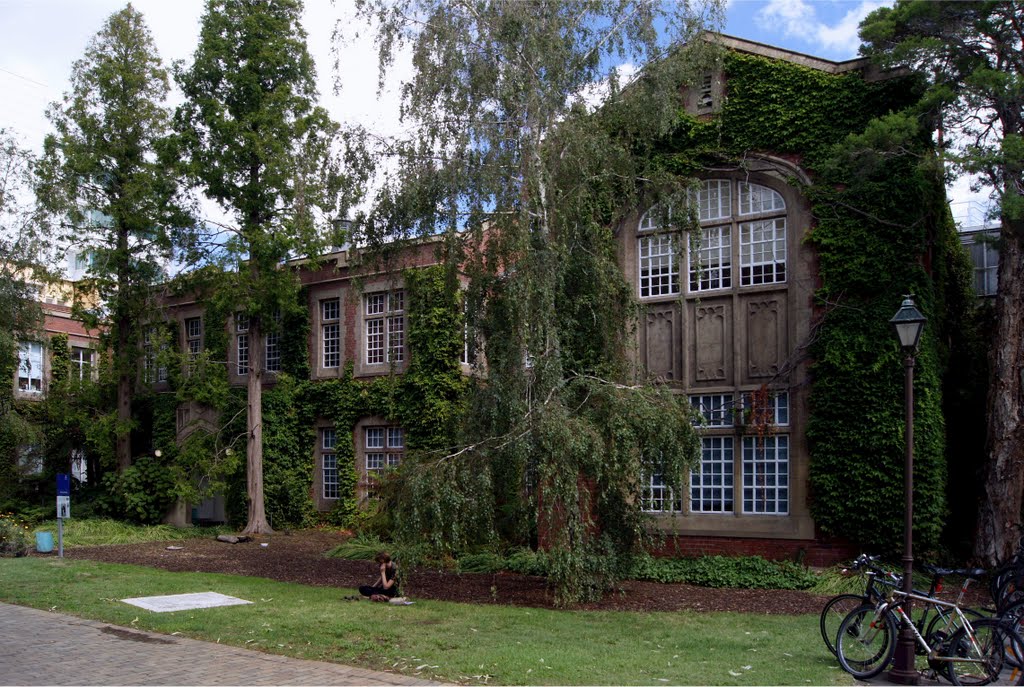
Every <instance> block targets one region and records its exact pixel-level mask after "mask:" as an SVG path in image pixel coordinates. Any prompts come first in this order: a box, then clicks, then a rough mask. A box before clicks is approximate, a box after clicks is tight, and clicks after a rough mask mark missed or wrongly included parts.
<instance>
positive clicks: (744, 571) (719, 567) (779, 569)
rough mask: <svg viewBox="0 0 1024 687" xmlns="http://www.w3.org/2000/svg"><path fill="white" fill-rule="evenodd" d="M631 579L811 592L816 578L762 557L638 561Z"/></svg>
mask: <svg viewBox="0 0 1024 687" xmlns="http://www.w3.org/2000/svg"><path fill="white" fill-rule="evenodd" d="M629 577H632V578H633V579H637V580H652V581H654V582H685V583H687V584H695V585H698V586H701V587H734V588H740V589H808V588H810V587H811V586H813V585H814V584H815V582H816V581H817V576H816V575H815V574H814V573H812V572H810V571H808V570H806V569H804V568H803V567H801V566H799V565H797V564H796V563H792V562H789V561H769V560H765V559H764V558H761V557H760V556H747V557H740V558H731V557H727V556H702V557H700V558H651V557H650V556H644V557H641V558H638V559H637V560H636V562H635V563H634V565H633V570H632V571H631V574H630V575H629Z"/></svg>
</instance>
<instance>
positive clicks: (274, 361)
mask: <svg viewBox="0 0 1024 687" xmlns="http://www.w3.org/2000/svg"><path fill="white" fill-rule="evenodd" d="M264 360H266V364H265V365H264V367H265V368H266V370H267V372H280V371H281V334H280V332H270V333H269V334H267V336H266V351H265V356H264Z"/></svg>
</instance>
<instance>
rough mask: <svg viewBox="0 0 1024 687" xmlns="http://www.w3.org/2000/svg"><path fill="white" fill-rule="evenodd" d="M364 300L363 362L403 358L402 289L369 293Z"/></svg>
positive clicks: (403, 298) (371, 362)
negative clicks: (364, 346)
mask: <svg viewBox="0 0 1024 687" xmlns="http://www.w3.org/2000/svg"><path fill="white" fill-rule="evenodd" d="M364 299H365V310H364V313H365V318H366V319H365V320H364V328H365V332H366V364H367V365H382V364H384V363H400V362H402V361H403V360H405V314H404V313H405V292H404V291H380V292H377V293H368V294H366V296H365V297H364Z"/></svg>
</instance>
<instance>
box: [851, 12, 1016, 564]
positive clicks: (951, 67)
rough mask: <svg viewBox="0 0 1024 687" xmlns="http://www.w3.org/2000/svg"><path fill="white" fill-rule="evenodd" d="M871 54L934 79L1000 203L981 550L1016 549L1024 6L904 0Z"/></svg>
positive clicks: (939, 113)
mask: <svg viewBox="0 0 1024 687" xmlns="http://www.w3.org/2000/svg"><path fill="white" fill-rule="evenodd" d="M861 38H862V40H864V41H865V47H864V50H865V51H866V52H867V54H870V55H873V56H875V57H877V58H878V59H880V60H881V61H882V62H883V63H884V64H886V65H888V66H909V67H911V68H912V69H914V70H916V71H918V72H919V73H921V74H922V75H923V76H924V77H925V78H927V79H928V80H929V83H930V85H931V88H930V90H929V92H928V94H927V96H926V99H925V101H924V102H923V103H922V106H923V109H924V110H925V111H926V112H927V113H929V114H932V115H934V116H936V117H938V118H939V121H941V126H942V128H943V130H944V136H945V141H946V144H947V146H948V151H947V152H948V155H947V159H948V160H949V162H950V163H951V165H952V167H953V169H956V170H958V171H961V172H966V173H977V174H979V175H980V179H981V182H982V184H983V185H984V186H986V187H988V188H990V189H991V190H992V193H993V196H994V197H995V199H996V200H997V201H998V207H999V213H1000V220H1001V222H1002V229H1001V232H1000V240H999V244H998V246H999V269H998V291H997V294H996V298H995V303H996V328H995V332H994V336H993V339H992V344H991V348H990V353H989V369H990V379H989V392H988V393H989V395H988V409H987V411H988V412H987V417H988V438H987V451H988V461H987V464H986V466H985V470H984V471H985V478H984V479H985V494H984V497H983V498H982V499H981V502H980V511H979V514H978V524H977V531H976V535H975V555H976V556H977V557H978V559H979V560H981V561H983V562H984V563H985V564H986V565H995V564H997V563H998V562H1000V561H1003V560H1006V559H1007V558H1008V557H1009V555H1010V554H1011V553H1012V552H1013V548H1014V546H1015V545H1016V543H1017V541H1018V539H1019V536H1020V530H1019V529H1018V528H1019V526H1020V525H1021V522H1022V507H1024V464H1022V456H1024V417H1022V416H1024V413H1022V407H1024V374H1022V373H1021V371H1022V370H1024V145H1022V140H1024V139H1022V137H1024V99H1022V98H1021V87H1022V82H1021V74H1024V3H1021V2H1020V1H1019V0H1011V1H1007V2H927V1H926V0H913V1H908V0H901V1H900V2H898V3H897V4H896V5H895V7H892V8H882V9H879V10H876V11H875V12H873V13H872V14H871V15H869V16H868V17H867V18H866V19H865V20H864V22H863V23H862V24H861Z"/></svg>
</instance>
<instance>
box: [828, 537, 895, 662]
mask: <svg viewBox="0 0 1024 687" xmlns="http://www.w3.org/2000/svg"><path fill="white" fill-rule="evenodd" d="M878 559H879V556H869V555H867V554H864V553H862V554H861V555H859V556H857V558H856V559H854V561H853V563H852V564H851V565H850V567H849V568H848V569H844V571H843V572H848V571H849V570H854V571H859V570H861V569H866V572H865V576H866V577H867V582H866V583H865V585H864V592H863V593H862V594H852V593H847V594H838V595H836V596H834V597H832V598H831V599H829V600H828V601H827V602H825V606H824V607H823V608H822V609H821V615H820V616H819V618H818V627H819V628H820V630H821V638H822V640H824V642H825V646H826V647H828V650H829V651H831V652H832V655H833V656H835V655H836V633H837V632H838V631H839V625H840V624H841V623H842V622H843V620H844V619H845V618H846V616H848V615H849V614H850V613H851V612H852V611H853V610H854V609H856V608H858V607H860V606H863V605H864V604H878V603H881V602H882V601H884V600H885V594H883V593H882V591H881V590H879V588H878V585H880V584H881V585H886V586H890V587H898V586H899V585H900V584H901V578H900V576H899V575H896V574H894V573H891V572H888V571H886V570H883V569H882V568H880V567H878V566H877V565H875V561H877V560H878Z"/></svg>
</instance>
